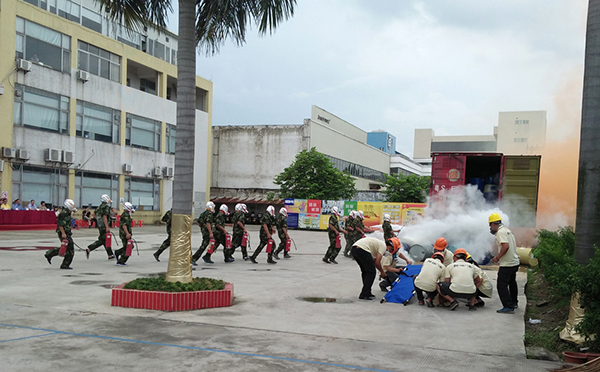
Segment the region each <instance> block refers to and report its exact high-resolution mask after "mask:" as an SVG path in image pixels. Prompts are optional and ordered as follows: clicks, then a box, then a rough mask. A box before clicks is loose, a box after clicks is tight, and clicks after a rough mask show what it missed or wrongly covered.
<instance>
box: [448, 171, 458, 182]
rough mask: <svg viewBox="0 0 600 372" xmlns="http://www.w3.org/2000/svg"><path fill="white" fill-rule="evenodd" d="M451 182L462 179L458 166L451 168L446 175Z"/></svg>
mask: <svg viewBox="0 0 600 372" xmlns="http://www.w3.org/2000/svg"><path fill="white" fill-rule="evenodd" d="M446 176H447V177H448V179H449V180H450V182H456V181H458V180H459V179H460V171H459V170H458V169H456V168H453V169H450V170H449V171H448V174H447V175H446Z"/></svg>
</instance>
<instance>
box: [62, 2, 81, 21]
mask: <svg viewBox="0 0 600 372" xmlns="http://www.w3.org/2000/svg"><path fill="white" fill-rule="evenodd" d="M58 15H59V16H61V17H63V18H66V19H68V20H69V21H73V22H75V23H80V22H81V18H80V15H81V6H80V5H79V4H76V3H74V2H72V1H70V0H58Z"/></svg>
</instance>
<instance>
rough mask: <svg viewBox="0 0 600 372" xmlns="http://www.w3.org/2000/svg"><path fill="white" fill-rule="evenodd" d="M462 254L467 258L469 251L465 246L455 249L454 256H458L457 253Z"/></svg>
mask: <svg viewBox="0 0 600 372" xmlns="http://www.w3.org/2000/svg"><path fill="white" fill-rule="evenodd" d="M459 254H462V255H464V256H465V258H466V257H467V255H468V253H467V251H466V250H465V249H464V248H458V249H457V250H455V251H454V257H456V255H459Z"/></svg>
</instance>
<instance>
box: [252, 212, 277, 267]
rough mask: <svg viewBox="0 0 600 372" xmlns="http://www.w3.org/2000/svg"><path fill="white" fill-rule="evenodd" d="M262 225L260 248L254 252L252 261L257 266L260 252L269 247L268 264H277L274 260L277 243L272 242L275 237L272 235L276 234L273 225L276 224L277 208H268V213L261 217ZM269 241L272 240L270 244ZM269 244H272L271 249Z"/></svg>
mask: <svg viewBox="0 0 600 372" xmlns="http://www.w3.org/2000/svg"><path fill="white" fill-rule="evenodd" d="M260 224H261V226H260V234H259V237H260V243H259V244H258V247H256V249H255V250H254V253H253V254H252V256H250V261H252V263H255V264H256V263H258V262H256V257H258V255H259V254H260V251H262V249H263V248H264V247H265V246H267V263H269V264H276V263H277V261H275V260H273V245H274V244H275V243H274V242H273V241H272V240H273V236H272V235H271V234H272V233H273V232H274V231H273V225H274V224H275V207H273V206H272V205H269V206H268V207H267V213H265V214H264V215H263V216H262V217H261V219H260ZM269 240H271V242H269ZM269 244H271V247H270V248H269Z"/></svg>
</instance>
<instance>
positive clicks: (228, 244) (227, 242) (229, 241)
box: [225, 234, 231, 249]
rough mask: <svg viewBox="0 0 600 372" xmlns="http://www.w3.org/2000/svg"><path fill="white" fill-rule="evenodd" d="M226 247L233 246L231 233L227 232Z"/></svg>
mask: <svg viewBox="0 0 600 372" xmlns="http://www.w3.org/2000/svg"><path fill="white" fill-rule="evenodd" d="M225 248H227V249H230V248H231V235H229V234H225Z"/></svg>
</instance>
